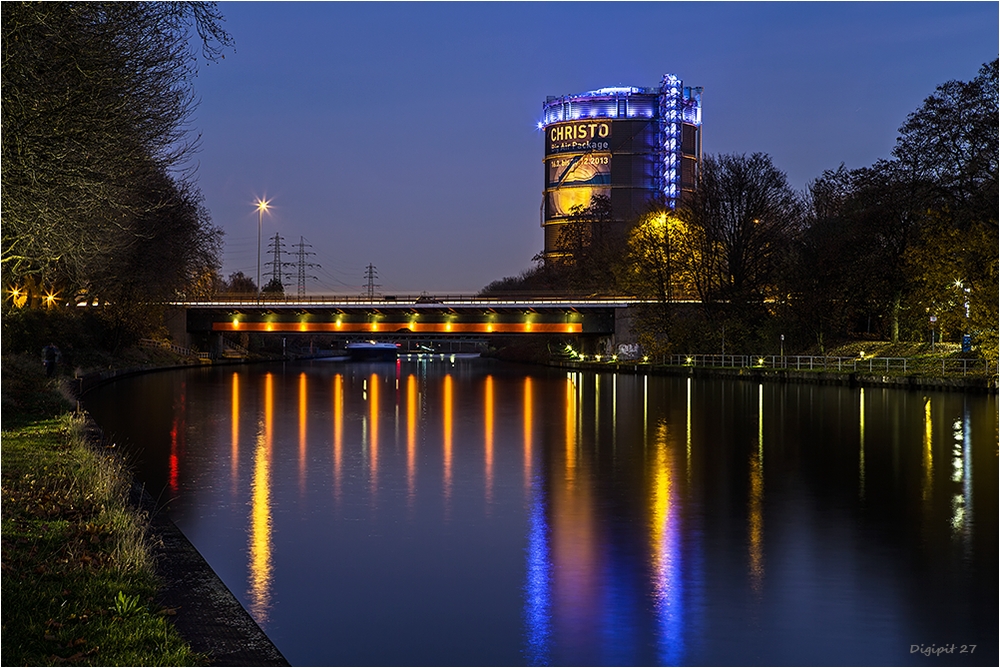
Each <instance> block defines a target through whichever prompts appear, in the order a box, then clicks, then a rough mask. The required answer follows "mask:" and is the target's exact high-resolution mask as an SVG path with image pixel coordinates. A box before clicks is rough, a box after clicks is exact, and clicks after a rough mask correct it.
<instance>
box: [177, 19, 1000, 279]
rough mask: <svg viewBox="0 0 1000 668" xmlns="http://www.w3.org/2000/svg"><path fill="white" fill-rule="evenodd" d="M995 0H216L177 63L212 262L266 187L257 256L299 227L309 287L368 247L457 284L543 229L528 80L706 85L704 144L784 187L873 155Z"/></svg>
mask: <svg viewBox="0 0 1000 668" xmlns="http://www.w3.org/2000/svg"><path fill="white" fill-rule="evenodd" d="M998 7H1000V5H998V4H997V3H996V2H978V3H961V2H940V3H938V2H919V3H906V2H891V3H868V2H859V3H818V2H817V3H811V2H810V3H790V2H789V3H786V2H782V3H721V2H719V3H717V2H697V3H654V2H643V3H617V2H615V3H597V2H593V3H592V2H587V3H568V2H567V3H563V2H560V3H511V4H508V3H468V4H467V3H442V4H438V3H404V4H395V3H361V4H355V3H341V2H334V3H326V2H303V3H291V2H249V3H246V2H231V3H230V2H223V3H220V9H221V11H222V13H223V14H224V16H225V24H224V25H225V28H226V29H227V30H228V31H229V33H230V34H231V35H232V36H233V38H234V40H235V42H236V44H235V51H228V52H227V53H226V58H225V60H223V61H221V62H219V63H217V64H211V65H209V66H205V65H204V64H202V65H201V67H200V72H199V76H198V78H197V79H196V80H195V87H196V93H197V95H198V97H199V98H200V100H201V102H200V105H199V107H198V108H197V110H196V112H195V114H194V118H193V123H192V131H193V132H195V133H198V134H200V135H201V149H200V151H199V152H198V153H197V154H196V155H195V156H194V158H193V160H194V161H195V162H196V163H197V172H196V174H197V176H196V178H197V180H198V183H199V185H200V187H201V190H202V193H203V194H204V196H205V204H206V206H207V207H208V209H209V210H210V212H211V214H212V220H213V222H214V224H215V225H217V226H219V227H221V228H222V229H224V230H225V233H226V236H225V246H224V249H223V267H222V271H223V274H224V275H225V276H228V275H229V274H230V273H231V272H234V271H242V272H244V273H245V274H247V275H248V276H251V277H253V276H254V275H255V274H256V264H257V213H256V210H255V207H254V201H255V199H256V198H257V197H267V198H268V199H270V200H271V203H272V208H271V210H270V211H269V212H268V213H267V214H265V216H264V219H263V236H264V242H263V249H262V253H263V255H264V257H263V258H262V263H263V262H266V261H268V260H269V259H270V258H269V257H268V256H267V245H268V241H267V239H268V237H273V236H274V234H275V233H278V234H280V235H281V236H282V238H283V240H284V243H285V250H286V252H291V251H293V250H294V248H293V245H295V244H298V243H299V240H300V238H301V237H304V238H305V241H306V243H308V244H310V245H311V248H309V249H308V250H310V251H311V252H313V253H315V255H312V256H309V260H311V261H313V262H317V263H319V264H320V265H322V266H321V267H320V268H318V269H313V270H311V271H310V272H309V273H311V274H313V275H315V276H317V277H318V279H319V280H315V281H310V282H309V283H308V286H307V290H308V292H309V293H311V294H357V293H359V292H360V291H361V289H362V285H363V283H364V272H365V267H366V266H367V265H368V264H369V263H371V264H373V265H375V267H376V268H377V272H378V283H380V284H381V286H382V288H381V290H382V292H384V293H388V294H408V293H409V294H416V293H420V292H422V291H426V292H429V293H437V294H447V293H450V294H455V293H472V292H475V291H478V290H479V289H481V288H482V287H483V286H485V285H486V284H487V283H489V282H491V281H493V280H495V279H498V278H502V277H503V276H509V275H515V274H517V273H520V272H521V271H522V270H524V269H526V268H528V267H530V266H531V264H532V263H531V258H532V256H533V255H535V253H537V252H538V251H540V250H541V249H542V243H543V241H542V230H541V227H540V220H539V207H540V205H541V202H542V188H543V171H542V167H543V165H542V152H543V146H542V139H543V137H542V134H541V132H540V131H539V130H537V129H536V123H537V122H538V120H539V118H540V116H541V108H542V103H543V102H544V101H545V97H546V96H547V95H565V94H570V93H579V92H583V91H587V90H593V89H596V88H602V87H606V86H618V85H626V86H656V85H658V84H659V81H660V79H661V77H662V75H663V74H665V73H672V74H676V75H677V76H678V77H680V78H681V79H682V80H683V81H684V84H685V85H688V86H702V87H703V88H704V94H703V100H702V109H703V122H704V126H703V130H704V144H703V147H704V151H705V153H711V154H718V153H752V152H756V151H760V152H764V153H768V154H770V155H771V157H772V159H773V161H774V163H775V164H776V165H777V166H778V168H780V169H782V170H783V171H784V172H785V173H786V174H787V175H788V180H789V183H790V184H791V186H792V187H793V188H795V189H797V190H803V189H804V188H805V187H806V185H807V184H808V183H809V182H810V181H812V180H813V179H815V178H817V177H818V176H819V175H820V174H821V173H822V172H823V170H825V169H833V168H836V167H837V166H838V165H840V164H841V163H844V164H845V165H846V166H847V167H849V168H854V167H863V166H866V165H870V164H872V163H873V162H875V161H876V160H878V159H879V158H885V157H889V155H890V151H891V150H892V147H893V145H894V143H895V139H896V136H897V132H896V131H897V128H899V126H900V125H902V123H903V122H904V120H905V119H906V116H907V114H909V113H911V112H912V111H914V110H915V109H917V108H918V107H919V106H920V104H921V103H922V101H923V100H924V98H926V97H927V96H928V95H929V94H931V93H932V92H933V90H934V88H935V87H936V86H937V85H938V84H941V83H943V82H945V81H948V80H950V79H961V80H969V79H971V78H973V77H974V76H975V75H976V73H977V71H978V69H979V67H980V66H981V65H982V64H983V63H984V62H988V61H992V60H993V59H994V58H996V57H997V51H998V21H1000V10H998ZM283 259H284V260H287V261H293V260H294V259H295V258H294V257H293V256H291V255H287V256H286V257H284V258H283ZM262 273H264V269H263V268H262ZM264 282H266V280H265V281H264ZM285 284H286V289H290V290H291V291H292V293H293V294H294V291H295V280H294V279H293V280H292V281H287V280H286V281H285Z"/></svg>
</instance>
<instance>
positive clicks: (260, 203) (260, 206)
mask: <svg viewBox="0 0 1000 668" xmlns="http://www.w3.org/2000/svg"><path fill="white" fill-rule="evenodd" d="M267 205H268V200H266V199H258V200H257V294H258V295H259V294H260V228H261V227H262V226H263V224H264V212H265V211H267Z"/></svg>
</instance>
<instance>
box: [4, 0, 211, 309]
mask: <svg viewBox="0 0 1000 668" xmlns="http://www.w3.org/2000/svg"><path fill="white" fill-rule="evenodd" d="M0 12H2V14H0V18H2V52H3V67H2V98H3V104H2V132H3V137H4V141H3V144H2V199H3V212H4V218H3V234H2V267H3V282H4V286H5V288H6V289H7V290H11V289H17V290H18V291H19V293H20V294H21V295H26V297H27V299H26V305H28V306H31V305H38V304H40V303H42V304H44V303H46V302H50V301H51V300H43V297H44V296H45V295H52V296H55V298H56V300H57V301H58V302H70V303H73V302H76V301H77V300H82V301H86V302H88V303H93V304H102V305H104V304H107V305H109V307H108V309H107V310H108V312H109V315H111V316H112V317H114V318H116V319H118V320H119V321H120V322H121V323H123V324H125V325H128V326H131V325H130V323H131V321H133V320H134V319H136V318H140V315H141V314H140V311H141V308H140V306H141V305H142V304H145V303H152V302H155V301H158V300H162V299H167V298H170V297H173V296H175V295H177V294H178V293H180V292H185V291H191V290H198V289H199V285H201V286H202V287H205V285H206V282H207V281H209V279H208V278H207V277H208V276H209V275H210V274H211V273H212V272H213V271H214V270H215V269H216V267H217V265H218V252H219V245H220V242H221V232H220V230H218V229H217V228H215V227H214V226H213V225H212V224H211V221H210V218H209V215H208V212H207V211H206V210H205V208H204V206H203V205H202V196H201V193H200V191H199V190H198V188H197V185H196V183H195V181H194V178H193V174H192V173H191V171H190V170H187V169H186V165H187V163H186V159H187V158H188V157H189V155H190V153H191V151H192V150H194V149H195V148H196V144H197V139H192V138H191V137H190V135H189V130H188V122H189V121H190V119H191V113H192V111H193V109H194V106H195V97H194V93H193V89H192V81H193V78H194V75H195V74H196V68H197V62H198V60H197V54H196V53H195V52H194V51H192V47H191V44H192V43H197V44H200V46H201V52H202V54H201V55H202V57H204V58H206V59H207V60H208V61H214V60H216V59H218V58H220V57H221V56H222V50H223V49H224V48H226V47H228V46H231V39H230V37H229V35H228V34H226V33H225V31H223V30H222V28H221V22H222V17H221V15H220V14H219V13H218V11H217V9H216V7H215V5H214V3H186V2H184V3H181V2H149V3H117V2H59V3H35V2H24V3H15V2H11V3H4V4H3V7H2V10H0ZM195 35H197V37H196V38H195V37H194V36H195ZM6 303H8V305H9V300H8V301H7V302H6ZM112 312H113V313H112ZM132 324H138V323H132Z"/></svg>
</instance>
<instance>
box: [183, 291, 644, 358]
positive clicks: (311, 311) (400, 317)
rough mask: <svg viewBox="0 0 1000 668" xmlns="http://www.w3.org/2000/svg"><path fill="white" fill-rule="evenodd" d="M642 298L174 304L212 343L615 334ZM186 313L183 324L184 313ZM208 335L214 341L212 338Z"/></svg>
mask: <svg viewBox="0 0 1000 668" xmlns="http://www.w3.org/2000/svg"><path fill="white" fill-rule="evenodd" d="M640 303H649V300H643V299H636V298H634V297H523V298H522V297H473V296H466V295H427V294H421V295H383V296H381V297H374V298H368V297H354V296H351V297H343V296H330V297H326V296H310V297H305V298H296V297H283V296H278V297H273V296H270V295H264V296H262V297H259V298H258V297H257V296H256V295H250V296H246V297H232V298H219V299H213V300H211V301H183V302H175V303H173V304H172V306H173V307H174V311H175V313H174V315H173V316H172V317H171V318H168V324H169V326H170V329H171V331H172V333H173V334H174V338H175V340H177V339H178V336H177V335H179V334H181V333H182V332H183V333H184V339H185V340H187V341H192V340H199V339H200V340H201V341H205V342H206V343H207V342H208V341H211V342H212V343H211V345H212V348H213V349H216V348H218V347H219V346H221V338H222V336H224V335H232V334H243V333H247V334H249V333H263V334H268V333H271V334H285V335H324V336H331V337H334V338H360V337H364V338H366V339H383V340H385V339H391V340H407V339H428V338H433V339H454V338H475V339H477V340H485V339H488V338H491V337H497V336H537V335H566V336H583V337H594V338H599V337H614V336H615V334H616V329H618V330H619V334H620V335H621V334H624V332H622V330H621V327H622V320H623V313H624V311H625V309H627V308H628V307H629V306H632V305H635V304H640ZM179 315H183V318H182V322H179V321H178V316H179ZM206 339H208V341H206Z"/></svg>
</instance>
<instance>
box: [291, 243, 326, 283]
mask: <svg viewBox="0 0 1000 668" xmlns="http://www.w3.org/2000/svg"><path fill="white" fill-rule="evenodd" d="M292 248H297V249H298V250H297V251H296V255H298V257H299V261H298V263H297V264H298V269H299V275H298V279H299V286H298V287H299V297H305V296H306V278H307V276H306V267H309V268H312V267H318V266H319V264H317V263H315V262H306V256H307V255H315V254H316V253H313V252H312V251H307V250H306V248H312V244H307V243H306V239H305V237H299V243H297V244H295V245H294V246H292ZM308 278H311V279H313V280H314V281H318V280H319V279H318V278H316V277H315V276H308Z"/></svg>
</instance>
